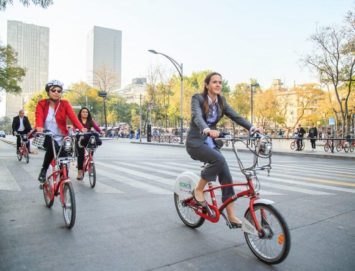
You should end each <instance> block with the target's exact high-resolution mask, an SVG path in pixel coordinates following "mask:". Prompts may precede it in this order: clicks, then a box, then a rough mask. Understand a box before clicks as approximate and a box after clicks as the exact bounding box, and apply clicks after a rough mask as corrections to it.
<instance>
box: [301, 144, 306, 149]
mask: <svg viewBox="0 0 355 271" xmlns="http://www.w3.org/2000/svg"><path fill="white" fill-rule="evenodd" d="M305 147H306V144H305V143H304V142H302V147H301V150H302V151H303V150H304V148H305Z"/></svg>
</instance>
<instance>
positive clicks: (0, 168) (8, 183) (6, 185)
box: [0, 164, 21, 191]
mask: <svg viewBox="0 0 355 271" xmlns="http://www.w3.org/2000/svg"><path fill="white" fill-rule="evenodd" d="M0 172H1V180H0V190H8V191H21V188H20V187H19V185H18V184H17V182H16V180H15V178H14V177H13V176H12V174H11V172H10V171H9V169H8V168H7V167H6V166H5V165H3V164H1V165H0Z"/></svg>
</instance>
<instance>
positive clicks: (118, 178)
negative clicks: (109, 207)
mask: <svg viewBox="0 0 355 271" xmlns="http://www.w3.org/2000/svg"><path fill="white" fill-rule="evenodd" d="M95 164H97V165H100V166H103V167H106V168H110V169H113V170H115V171H116V172H125V173H128V174H131V175H134V176H138V177H142V178H145V179H150V180H152V179H153V180H156V177H155V176H152V175H147V174H143V173H140V172H137V171H134V170H130V169H125V168H120V167H117V166H114V165H109V164H106V163H102V162H97V161H96V162H95ZM96 170H97V171H98V172H99V174H100V175H103V176H105V177H108V178H110V179H112V180H113V181H116V182H120V183H124V184H127V185H129V186H132V187H135V188H139V189H143V190H145V191H146V192H149V193H153V194H163V195H166V194H169V195H171V194H172V191H169V190H167V189H164V188H160V187H157V186H153V185H150V184H147V183H144V180H143V181H137V180H135V179H133V178H132V179H129V180H127V179H123V178H122V177H121V176H120V175H119V174H115V173H113V172H108V171H105V170H103V169H98V168H97V169H96ZM125 178H126V177H125Z"/></svg>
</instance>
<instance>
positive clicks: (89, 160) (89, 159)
mask: <svg viewBox="0 0 355 271" xmlns="http://www.w3.org/2000/svg"><path fill="white" fill-rule="evenodd" d="M94 134H95V133H94V132H88V133H77V134H76V135H77V138H78V139H77V140H78V147H79V148H84V149H85V156H84V166H83V174H84V176H85V172H87V173H88V174H89V183H90V186H91V188H94V187H95V185H96V169H95V162H94V152H95V151H96V149H97V142H96V137H95V135H94ZM85 136H90V137H89V139H88V141H87V144H85V145H83V141H84V138H85Z"/></svg>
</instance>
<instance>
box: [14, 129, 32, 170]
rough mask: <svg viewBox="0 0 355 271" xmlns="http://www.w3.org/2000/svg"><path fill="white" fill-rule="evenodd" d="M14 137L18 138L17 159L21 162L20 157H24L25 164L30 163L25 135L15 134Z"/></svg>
mask: <svg viewBox="0 0 355 271" xmlns="http://www.w3.org/2000/svg"><path fill="white" fill-rule="evenodd" d="M16 136H19V137H20V148H19V149H18V150H16V153H17V159H18V160H19V161H21V160H22V157H24V158H25V161H26V164H28V162H29V161H30V155H29V151H28V148H27V143H28V137H27V135H26V134H16Z"/></svg>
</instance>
